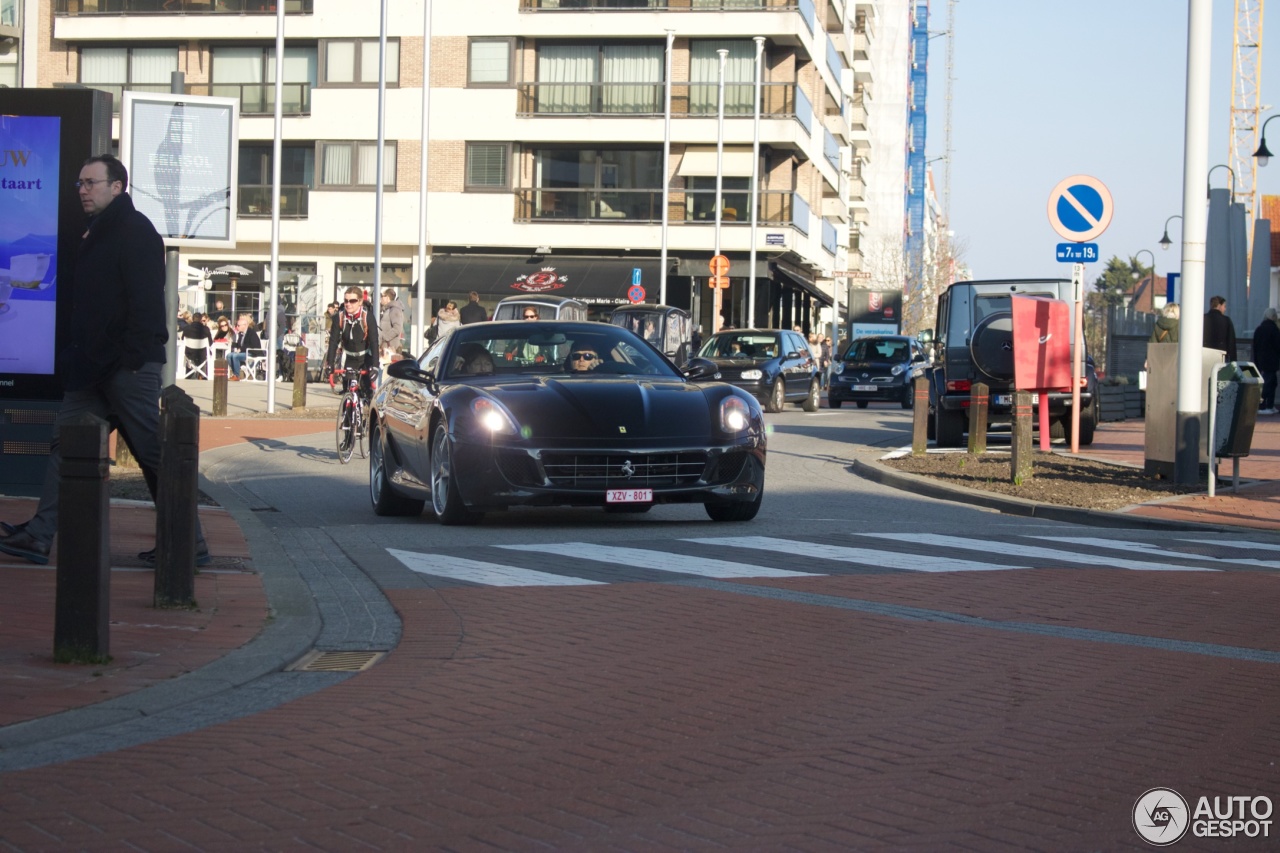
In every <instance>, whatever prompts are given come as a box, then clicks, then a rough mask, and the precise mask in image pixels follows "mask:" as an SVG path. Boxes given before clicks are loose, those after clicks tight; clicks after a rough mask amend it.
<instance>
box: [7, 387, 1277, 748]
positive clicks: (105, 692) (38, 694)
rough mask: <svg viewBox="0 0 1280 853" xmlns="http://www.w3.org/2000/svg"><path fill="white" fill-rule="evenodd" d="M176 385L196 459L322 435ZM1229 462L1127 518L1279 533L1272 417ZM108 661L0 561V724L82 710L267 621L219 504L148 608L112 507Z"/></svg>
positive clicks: (280, 402)
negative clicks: (221, 405) (97, 658)
mask: <svg viewBox="0 0 1280 853" xmlns="http://www.w3.org/2000/svg"><path fill="white" fill-rule="evenodd" d="M180 385H181V386H182V387H183V389H184V390H186V391H187V392H188V393H189V394H191V396H192V398H193V399H194V400H195V401H196V402H197V404H198V405H199V406H200V407H201V411H202V414H204V415H205V417H204V418H203V419H202V420H201V430H200V449H201V451H202V452H204V451H207V450H211V449H213V448H217V447H223V446H227V445H231V444H235V443H239V442H246V441H254V440H258V439H272V438H285V437H289V436H296V435H308V434H312V433H317V432H324V431H326V430H327V429H329V426H330V425H329V423H328V422H327V421H326V420H304V419H298V418H296V417H287V416H284V415H288V414H290V412H289V409H290V407H289V405H288V403H289V402H291V400H292V391H291V386H289V385H285V384H280V385H277V399H276V410H277V411H278V412H280V413H281V415H282V416H281V417H275V418H273V417H270V416H265V417H254V418H246V417H228V418H212V417H209V415H210V408H209V407H210V405H211V399H212V383H208V382H202V381H195V380H185V381H183V382H181V383H180ZM228 390H229V398H230V399H229V411H231V412H233V413H240V414H248V413H254V412H257V413H263V412H265V409H266V386H265V385H264V384H261V383H246V382H241V383H234V384H232V385H230V386H229V389H228ZM336 400H337V398H336V397H335V396H334V394H333V393H332V392H331V391H330V389H329V388H328V386H327V385H324V386H319V385H312V386H310V388H309V390H308V403H309V404H310V407H311V408H324V407H333V406H336ZM1143 440H1144V432H1143V422H1142V421H1124V422H1118V423H1106V424H1102V425H1101V426H1100V427H1099V429H1098V432H1097V435H1096V438H1095V441H1094V443H1093V445H1092V446H1091V447H1089V448H1087V451H1086V452H1085V453H1083V454H1082V455H1087V456H1090V457H1093V458H1098V459H1105V460H1109V461H1113V462H1118V463H1125V464H1131V465H1139V466H1140V465H1142V462H1143ZM1230 467H1231V466H1230V463H1227V464H1226V465H1224V466H1222V467H1221V468H1220V470H1221V471H1225V473H1226V479H1225V482H1220V484H1219V492H1218V494H1217V496H1215V497H1213V498H1209V497H1208V496H1206V495H1189V496H1185V497H1181V498H1176V499H1172V500H1166V501H1162V502H1159V503H1153V504H1146V505H1143V506H1140V507H1137V508H1133V509H1131V510H1130V513H1132V514H1134V515H1141V516H1146V517H1150V518H1153V519H1161V520H1164V521H1167V522H1174V523H1186V522H1195V523H1208V524H1213V525H1236V526H1241V527H1254V528H1265V529H1271V530H1275V529H1280V511H1278V510H1280V417H1277V416H1273V417H1269V418H1260V421H1259V424H1258V427H1257V429H1256V431H1255V433H1254V441H1253V451H1252V454H1251V455H1250V456H1249V457H1248V458H1246V459H1244V460H1242V464H1241V476H1242V478H1243V479H1248V480H1250V481H1256V482H1250V483H1249V484H1247V485H1242V487H1241V488H1240V490H1239V492H1238V493H1232V491H1231V482H1230ZM33 507H34V500H33V499H29V498H5V497H0V520H4V521H9V522H16V521H22V520H25V519H26V518H27V517H29V515H30V514H31V512H32V511H33ZM111 512H112V530H111V549H110V550H111V555H112V565H113V567H115V569H116V570H115V571H113V572H112V578H111V580H112V586H111V615H112V624H111V655H112V660H111V662H110V663H107V664H103V665H99V666H82V665H64V664H55V663H54V662H53V659H52V652H53V616H54V580H55V572H54V571H53V570H54V568H55V567H56V563H57V560H56V557H57V553H56V551H55V552H54V554H53V555H52V557H53V559H52V560H51V561H50V565H49V566H47V567H43V566H34V565H32V564H30V563H27V562H25V561H22V560H19V559H15V558H10V557H8V556H6V555H3V554H0V571H3V572H4V573H6V575H8V582H7V583H6V584H5V586H6V592H5V595H4V596H2V597H0V726H7V725H11V724H13V723H17V722H20V721H23V720H30V719H35V718H39V717H44V716H49V715H52V714H56V713H58V712H61V711H67V710H71V709H74V708H81V707H85V706H87V705H92V704H95V703H97V702H101V701H104V700H106V699H110V698H113V697H116V696H121V695H125V694H129V693H132V692H134V691H137V690H141V689H143V688H145V687H149V686H152V685H155V684H159V683H161V682H163V681H166V680H168V679H171V678H175V677H177V676H179V675H182V674H184V673H187V672H191V671H193V670H196V669H198V668H200V667H201V666H204V665H205V664H208V663H211V662H213V661H215V660H218V659H220V658H221V657H223V656H224V655H226V654H227V653H229V652H231V651H233V650H235V649H237V648H240V647H241V646H243V645H244V644H245V643H248V642H249V641H251V640H252V639H254V637H256V636H257V635H258V634H259V632H260V631H261V630H262V628H263V626H264V624H265V623H266V621H267V619H268V618H269V602H268V601H267V598H266V595H265V593H264V589H263V584H262V577H261V576H260V575H259V574H258V573H257V572H256V571H255V570H254V567H253V561H252V555H251V554H250V553H249V552H248V548H247V546H246V544H245V539H244V536H243V535H242V534H241V531H240V529H239V528H238V527H237V525H236V523H235V521H234V520H233V519H232V518H231V516H230V515H229V514H228V513H227V512H226V511H225V510H223V509H221V508H217V507H202V508H201V510H200V517H201V521H202V523H203V524H204V528H205V535H206V538H207V539H208V541H209V545H210V549H211V553H212V554H213V555H214V564H213V566H211V567H210V568H207V569H203V570H201V571H200V572H199V573H198V574H197V576H196V598H197V601H198V603H199V609H197V610H192V611H176V610H156V609H155V608H153V607H152V606H151V597H152V583H153V574H152V572H151V571H150V570H149V569H148V568H146V567H145V566H144V565H143V564H142V563H141V562H140V561H138V560H137V558H136V553H137V552H138V551H141V550H144V549H146V548H149V547H151V545H152V543H153V539H154V525H155V514H154V512H155V511H154V508H153V507H151V506H150V505H147V504H136V503H134V504H122V503H119V502H116V503H113V505H112V510H111Z"/></svg>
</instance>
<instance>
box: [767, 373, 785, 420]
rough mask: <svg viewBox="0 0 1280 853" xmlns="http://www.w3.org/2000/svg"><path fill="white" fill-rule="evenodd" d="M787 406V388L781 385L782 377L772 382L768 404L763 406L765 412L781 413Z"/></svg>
mask: <svg viewBox="0 0 1280 853" xmlns="http://www.w3.org/2000/svg"><path fill="white" fill-rule="evenodd" d="M786 404H787V388H786V386H785V385H783V384H782V377H781V376H779V377H778V378H777V379H775V380H773V391H771V392H770V393H769V402H768V403H767V404H765V407H764V410H765V411H766V412H781V411H782V407H783V406H785V405H786Z"/></svg>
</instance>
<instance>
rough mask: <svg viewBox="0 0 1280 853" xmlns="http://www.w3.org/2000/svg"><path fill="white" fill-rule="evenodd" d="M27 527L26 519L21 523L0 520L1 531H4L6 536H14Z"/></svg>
mask: <svg viewBox="0 0 1280 853" xmlns="http://www.w3.org/2000/svg"><path fill="white" fill-rule="evenodd" d="M26 529H27V523H26V522H25V521H24V522H22V523H21V524H10V523H9V522H7V521H0V532H2V533H4V535H5V536H12V535H13V534H15V533H21V532H22V531H24V530H26Z"/></svg>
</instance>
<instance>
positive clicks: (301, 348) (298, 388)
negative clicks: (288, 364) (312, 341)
mask: <svg viewBox="0 0 1280 853" xmlns="http://www.w3.org/2000/svg"><path fill="white" fill-rule="evenodd" d="M306 407H307V345H306V344H298V349H297V350H296V351H295V352H294V354H293V408H294V409H299V410H300V409H305V408H306Z"/></svg>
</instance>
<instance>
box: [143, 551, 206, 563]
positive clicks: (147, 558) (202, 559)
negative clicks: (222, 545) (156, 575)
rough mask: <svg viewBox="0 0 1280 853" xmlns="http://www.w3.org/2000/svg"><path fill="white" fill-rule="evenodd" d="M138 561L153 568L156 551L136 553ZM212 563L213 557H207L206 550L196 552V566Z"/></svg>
mask: <svg viewBox="0 0 1280 853" xmlns="http://www.w3.org/2000/svg"><path fill="white" fill-rule="evenodd" d="M138 559H139V560H141V561H142V562H144V563H150V564H151V565H153V566H154V565H155V564H156V549H155V548H152V549H151V550H150V551H140V552H139V553H138ZM212 562H213V557H211V556H209V551H208V550H207V549H206V550H204V551H197V552H196V565H197V566H207V565H209V564H210V563H212Z"/></svg>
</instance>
